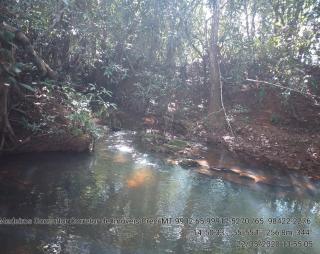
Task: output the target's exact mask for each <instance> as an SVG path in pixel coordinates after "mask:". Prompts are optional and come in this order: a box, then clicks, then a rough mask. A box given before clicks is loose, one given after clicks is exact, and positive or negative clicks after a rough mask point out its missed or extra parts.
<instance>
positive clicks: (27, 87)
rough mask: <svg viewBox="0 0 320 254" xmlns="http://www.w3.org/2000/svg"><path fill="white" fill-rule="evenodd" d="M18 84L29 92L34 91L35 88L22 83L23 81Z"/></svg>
mask: <svg viewBox="0 0 320 254" xmlns="http://www.w3.org/2000/svg"><path fill="white" fill-rule="evenodd" d="M19 85H20V86H22V87H24V88H25V89H27V90H29V91H31V92H35V91H36V90H35V89H34V88H32V87H31V86H29V85H27V84H24V83H19Z"/></svg>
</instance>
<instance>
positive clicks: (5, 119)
mask: <svg viewBox="0 0 320 254" xmlns="http://www.w3.org/2000/svg"><path fill="white" fill-rule="evenodd" d="M9 88H10V85H9V84H5V83H0V134H1V136H0V152H1V151H2V150H3V148H4V146H5V143H6V140H7V138H9V140H10V141H11V143H12V144H13V145H15V144H16V137H15V134H14V131H13V129H12V127H11V124H10V122H9V116H8V94H9Z"/></svg>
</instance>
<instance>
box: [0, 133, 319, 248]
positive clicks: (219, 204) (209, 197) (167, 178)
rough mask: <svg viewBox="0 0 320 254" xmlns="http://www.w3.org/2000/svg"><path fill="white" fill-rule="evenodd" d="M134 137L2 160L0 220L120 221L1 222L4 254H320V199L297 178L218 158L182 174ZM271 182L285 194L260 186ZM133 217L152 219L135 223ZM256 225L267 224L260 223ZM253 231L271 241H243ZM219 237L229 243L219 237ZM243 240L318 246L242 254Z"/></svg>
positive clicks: (215, 154) (213, 154) (116, 137)
mask: <svg viewBox="0 0 320 254" xmlns="http://www.w3.org/2000/svg"><path fill="white" fill-rule="evenodd" d="M133 136H134V134H133V133H130V132H118V133H115V134H114V135H112V136H111V137H109V138H108V140H106V141H104V142H102V143H101V144H100V145H99V146H98V148H97V152H96V153H95V154H94V155H86V154H67V153H64V154H56V153H49V154H32V155H31V154H30V155H23V156H15V157H12V158H8V159H6V160H5V161H1V165H0V193H1V194H0V218H1V219H3V218H13V217H15V218H25V219H26V218H29V219H33V220H35V218H40V219H41V218H42V219H46V218H60V219H66V218H69V219H70V218H75V219H74V220H73V222H77V220H78V219H81V218H82V219H93V220H94V219H103V218H105V219H109V220H110V219H112V218H113V219H114V220H113V222H112V223H92V222H91V224H90V223H87V224H82V225H80V224H79V223H69V224H65V223H60V224H57V225H39V224H38V225H4V224H3V223H2V224H1V225H0V244H1V253H2V252H3V253H8V254H11V253H24V254H25V253H58V254H59V253H60V254H62V253H66V254H76V253H81V254H82V253H92V254H100V253H101V254H102V253H111V254H112V253H128V254H129V253H130V254H132V253H137V254H138V253H139V254H140V253H143V254H144V253H146V254H149V253H150V254H151V253H152V254H153V253H178V254H179V253H304V252H306V251H307V252H308V253H310V254H311V253H320V244H319V242H318V241H317V239H319V237H320V225H319V223H320V216H319V213H320V196H319V193H317V192H313V195H310V193H309V192H308V191H302V192H301V195H298V192H297V189H296V187H294V186H296V183H295V182H299V183H301V182H304V180H303V179H301V178H299V176H296V175H294V174H289V172H286V173H285V174H284V172H281V173H278V171H277V170H274V171H272V169H264V170H260V169H252V168H251V167H249V166H248V165H243V164H241V163H239V162H237V161H234V160H233V159H232V158H228V154H223V153H221V151H220V153H218V152H212V151H208V152H210V154H209V155H210V156H206V159H205V162H203V165H204V166H203V167H202V169H201V170H202V171H203V172H200V171H201V170H200V171H199V172H196V171H190V170H184V169H182V168H181V167H179V166H170V165H167V164H165V163H163V162H162V161H161V160H159V159H156V158H154V157H153V156H150V155H149V154H144V153H141V152H139V151H137V150H136V149H135V146H134V144H133V141H132V140H133ZM206 166H208V167H206ZM210 167H216V168H220V169H225V170H222V171H223V172H220V171H218V170H212V169H209V168H210ZM237 170H238V171H237ZM268 170H269V171H268ZM206 171H207V172H206ZM199 173H200V174H199ZM248 174H251V175H249V176H251V178H250V177H248ZM282 174H283V175H282ZM205 175H210V176H211V177H207V176H205ZM245 176H247V177H245ZM252 176H256V178H255V180H252ZM271 177H273V178H272V179H274V177H277V178H278V179H279V181H280V180H283V181H284V182H285V183H286V184H287V183H288V184H287V185H288V186H280V187H276V185H275V184H273V185H271V184H265V183H261V182H262V181H261V179H269V178H271ZM239 179H240V180H239ZM284 179H285V180H284ZM293 183H294V184H293ZM302 187H303V185H302ZM302 187H301V188H302ZM281 192H283V193H284V194H281ZM130 218H131V219H136V220H139V219H142V218H144V219H148V220H144V221H143V223H142V222H141V223H136V224H134V223H129V222H128V219H130ZM221 218H248V219H249V220H251V223H241V221H240V222H239V221H236V220H234V221H231V220H230V221H228V222H224V223H219V219H221ZM254 218H256V219H262V220H263V223H260V224H258V225H257V224H255V223H254V220H253V219H254ZM270 218H288V219H292V220H293V219H294V218H310V220H311V223H310V224H295V223H290V224H286V225H285V226H284V225H282V224H272V221H271V220H269V219H270ZM117 219H118V220H117ZM121 219H122V220H121ZM124 219H126V220H127V221H126V220H124ZM159 219H160V223H159ZM169 219H171V220H169ZM187 219H189V220H187ZM78 222H79V221H78ZM109 222H110V221H109ZM260 222H261V220H260ZM300 228H303V229H310V230H312V234H309V235H297V234H294V235H292V236H290V237H288V236H284V235H276V234H275V235H273V236H269V235H266V234H265V233H266V232H267V230H270V229H273V230H279V232H281V230H283V229H285V230H287V231H290V232H291V231H292V232H294V233H296V232H298V231H297V230H299V229H300ZM256 229H259V230H261V232H264V233H261V235H258V236H255V235H254V234H253V233H252V234H246V233H243V234H242V235H237V234H236V233H237V232H238V233H239V232H240V231H241V230H242V231H241V232H244V230H256ZM217 230H220V231H219V232H223V234H222V233H221V234H218V235H215V234H214V232H217ZM239 230H240V231H239ZM199 232H200V233H199ZM246 232H249V231H246ZM239 239H240V240H247V241H253V240H257V239H269V240H277V241H286V240H292V241H293V240H295V241H303V242H305V241H313V245H312V247H311V246H308V247H307V248H281V247H278V248H263V247H256V248H249V249H241V248H238V247H239V246H236V245H237V242H236V240H239Z"/></svg>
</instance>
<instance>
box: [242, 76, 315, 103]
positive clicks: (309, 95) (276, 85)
mask: <svg viewBox="0 0 320 254" xmlns="http://www.w3.org/2000/svg"><path fill="white" fill-rule="evenodd" d="M246 81H249V82H254V83H260V84H265V85H270V86H275V87H279V88H281V89H286V90H289V91H292V92H296V93H299V94H302V95H303V96H305V97H308V98H309V97H311V98H312V99H315V98H317V99H320V97H319V96H316V95H313V94H308V93H304V92H301V91H299V90H297V89H294V88H290V87H286V86H282V85H279V84H273V83H270V82H267V81H263V80H256V79H250V78H247V79H246Z"/></svg>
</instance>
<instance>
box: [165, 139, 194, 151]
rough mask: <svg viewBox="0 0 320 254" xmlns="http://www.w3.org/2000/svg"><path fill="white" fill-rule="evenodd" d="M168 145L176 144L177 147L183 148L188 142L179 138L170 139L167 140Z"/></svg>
mask: <svg viewBox="0 0 320 254" xmlns="http://www.w3.org/2000/svg"><path fill="white" fill-rule="evenodd" d="M168 145H170V146H176V147H179V148H180V149H183V148H185V147H186V146H188V145H189V143H188V142H187V141H184V140H181V139H173V140H170V141H169V142H168Z"/></svg>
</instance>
